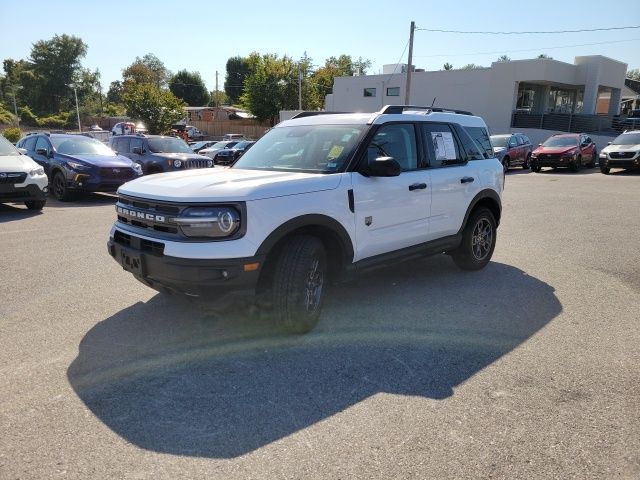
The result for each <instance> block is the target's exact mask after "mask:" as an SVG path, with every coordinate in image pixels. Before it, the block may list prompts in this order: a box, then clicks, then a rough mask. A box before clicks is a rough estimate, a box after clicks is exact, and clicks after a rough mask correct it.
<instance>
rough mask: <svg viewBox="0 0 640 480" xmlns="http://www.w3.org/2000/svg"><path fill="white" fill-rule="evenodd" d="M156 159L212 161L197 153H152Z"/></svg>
mask: <svg viewBox="0 0 640 480" xmlns="http://www.w3.org/2000/svg"><path fill="white" fill-rule="evenodd" d="M200 151H202V150H200ZM152 155H153V156H154V157H158V158H165V159H168V160H182V161H183V162H184V161H185V160H211V159H210V158H209V157H205V156H204V155H199V154H197V153H152Z"/></svg>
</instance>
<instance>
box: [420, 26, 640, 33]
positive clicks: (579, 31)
mask: <svg viewBox="0 0 640 480" xmlns="http://www.w3.org/2000/svg"><path fill="white" fill-rule="evenodd" d="M637 28H640V25H631V26H628V27H607V28H581V29H579V30H546V31H531V32H522V31H518V32H488V31H483V32H480V31H463V30H441V29H438V28H416V30H422V31H425V32H437V33H468V34H473V35H531V34H551V35H552V34H557V33H581V32H608V31H611V30H631V29H637Z"/></svg>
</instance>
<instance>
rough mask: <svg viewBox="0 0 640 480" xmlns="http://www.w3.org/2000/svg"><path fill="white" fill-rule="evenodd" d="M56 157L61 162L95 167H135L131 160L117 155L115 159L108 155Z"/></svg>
mask: <svg viewBox="0 0 640 480" xmlns="http://www.w3.org/2000/svg"><path fill="white" fill-rule="evenodd" d="M56 155H57V157H58V158H60V159H61V160H71V161H74V160H79V161H81V162H82V163H86V164H87V165H93V166H95V167H115V168H131V167H132V165H133V162H132V161H131V160H129V159H128V158H127V157H123V156H122V155H116V156H115V157H112V156H108V155H66V154H64V153H57V154H56Z"/></svg>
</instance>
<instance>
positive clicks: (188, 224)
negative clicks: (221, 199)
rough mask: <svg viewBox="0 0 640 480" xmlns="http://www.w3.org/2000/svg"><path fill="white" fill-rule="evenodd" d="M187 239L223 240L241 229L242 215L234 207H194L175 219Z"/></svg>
mask: <svg viewBox="0 0 640 480" xmlns="http://www.w3.org/2000/svg"><path fill="white" fill-rule="evenodd" d="M175 222H176V223H177V224H178V225H180V230H182V233H184V234H185V235H186V236H187V237H213V238H221V237H228V236H230V235H233V234H234V233H235V232H237V231H238V229H239V228H240V214H239V213H238V211H237V210H236V209H235V208H233V207H192V208H187V209H186V210H185V211H184V212H182V215H180V216H179V217H176V218H175Z"/></svg>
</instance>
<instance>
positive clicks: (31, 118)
mask: <svg viewBox="0 0 640 480" xmlns="http://www.w3.org/2000/svg"><path fill="white" fill-rule="evenodd" d="M18 111H19V112H20V121H21V122H22V123H24V124H25V125H28V126H30V127H37V126H38V117H36V115H35V114H34V113H33V112H32V111H31V109H30V108H29V107H20V108H19V109H18Z"/></svg>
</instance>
